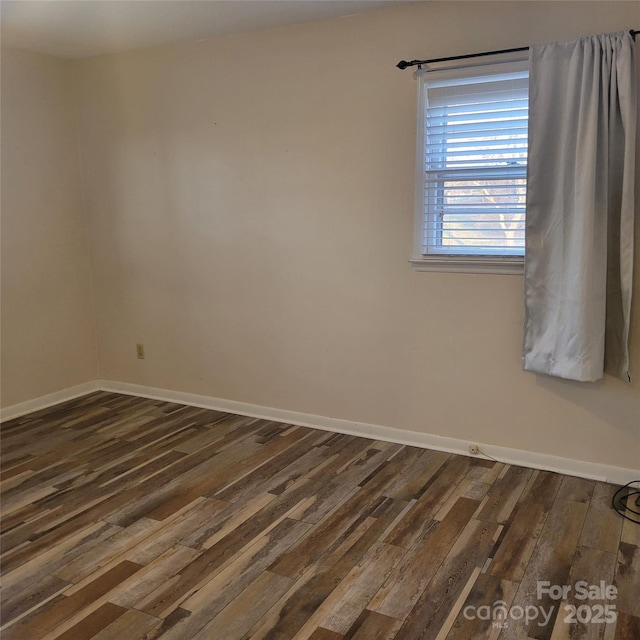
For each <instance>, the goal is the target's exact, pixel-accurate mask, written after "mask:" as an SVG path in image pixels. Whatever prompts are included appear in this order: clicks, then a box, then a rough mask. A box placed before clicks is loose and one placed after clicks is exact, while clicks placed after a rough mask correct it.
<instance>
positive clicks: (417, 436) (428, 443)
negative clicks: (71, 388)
mask: <svg viewBox="0 0 640 640" xmlns="http://www.w3.org/2000/svg"><path fill="white" fill-rule="evenodd" d="M97 387H98V388H100V389H101V390H103V391H112V392H115V393H124V394H127V395H133V396H140V397H143V398H153V399H155V400H164V401H166V402H177V403H180V404H187V405H191V406H194V407H202V408H205V409H215V410H218V411H225V412H228V413H237V414H239V415H243V416H251V417H254V418H263V419H266V420H275V421H277V422H285V423H288V424H296V425H300V426H303V427H312V428H314V429H323V430H325V431H334V432H337V433H346V434H349V435H354V436H359V437H362V438H369V439H371V440H384V441H387V442H395V443H398V444H405V445H411V446H414V447H422V448H424V449H435V450H436V451H446V452H448V453H457V454H462V455H469V453H468V450H467V447H468V444H469V443H468V441H466V440H460V439H458V438H447V437H444V436H437V435H432V434H428V433H420V432H417V431H408V430H405V429H394V428H392V427H384V426H381V425H376V424H367V423H364V422H353V421H351V420H343V419H341V418H328V417H325V416H318V415H313V414H309V413H300V412H298V411H288V410H286V409H274V408H272V407H264V406H261V405H255V404H249V403H245V402H237V401H235V400H224V399H222V398H214V397H211V396H203V395H197V394H194V393H185V392H182V391H170V390H168V389H158V388H154V387H146V386H141V385H137V384H130V383H127V382H114V381H111V380H98V381H97ZM474 444H478V445H479V446H480V449H481V450H482V452H483V453H485V454H487V457H488V456H490V457H491V458H494V459H496V460H499V461H500V462H505V463H507V464H514V465H518V466H521V467H529V468H532V469H543V470H545V471H555V472H557V473H563V474H567V475H570V476H577V477H579V478H588V479H590V480H600V481H602V482H611V483H613V484H618V485H622V484H626V483H627V482H632V481H634V480H638V479H639V478H640V470H637V469H626V468H623V467H615V466H612V465H606V464H600V463H596V462H587V461H584V460H574V459H572V458H562V457H560V456H554V455H550V454H546V453H537V452H534V451H524V450H521V449H511V448H508V447H499V446H496V445H491V444H483V443H481V442H474Z"/></svg>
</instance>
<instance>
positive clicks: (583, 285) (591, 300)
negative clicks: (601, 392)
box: [523, 32, 637, 381]
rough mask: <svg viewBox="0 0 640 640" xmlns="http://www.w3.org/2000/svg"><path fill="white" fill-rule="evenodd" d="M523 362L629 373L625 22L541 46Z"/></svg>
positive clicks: (585, 376)
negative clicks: (621, 27)
mask: <svg viewBox="0 0 640 640" xmlns="http://www.w3.org/2000/svg"><path fill="white" fill-rule="evenodd" d="M530 63H531V65H530V84H529V159H528V174H527V227H526V260H525V330H524V345H523V362H524V368H525V370H527V371H533V372H536V373H544V374H548V375H553V376H559V377H561V378H569V379H571V380H581V381H593V380H598V379H599V378H602V376H603V372H604V371H607V372H608V373H612V374H614V375H617V376H619V377H621V378H623V379H625V380H626V379H629V372H628V370H629V354H628V348H627V343H628V337H629V319H630V318H629V317H630V313H631V291H632V272H633V218H634V174H635V140H636V119H637V96H636V69H635V63H634V41H633V38H632V37H631V35H630V34H629V33H626V32H625V33H616V34H609V35H600V36H593V37H588V38H581V39H580V40H577V41H575V42H566V43H556V44H550V45H544V46H534V47H532V48H531V52H530Z"/></svg>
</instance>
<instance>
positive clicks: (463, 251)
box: [412, 61, 529, 273]
mask: <svg viewBox="0 0 640 640" xmlns="http://www.w3.org/2000/svg"><path fill="white" fill-rule="evenodd" d="M418 81H419V83H420V87H419V105H420V113H419V135H418V138H419V139H418V156H417V180H416V240H415V244H416V246H415V255H414V259H413V260H412V263H413V265H414V266H415V267H416V268H418V269H437V270H455V271H480V272H483V271H484V272H508V273H509V272H510V273H519V272H521V271H522V265H523V257H524V232H525V196H526V181H527V135H528V133H527V120H528V84H529V79H528V63H527V62H526V61H523V62H507V63H502V64H492V65H482V66H477V67H471V68H466V69H455V70H447V71H429V72H426V73H423V74H422V75H421V76H420V77H419V80H418Z"/></svg>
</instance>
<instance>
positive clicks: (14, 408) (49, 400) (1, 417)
mask: <svg viewBox="0 0 640 640" xmlns="http://www.w3.org/2000/svg"><path fill="white" fill-rule="evenodd" d="M99 390H100V385H99V381H98V380H92V381H91V382H83V383H82V384H77V385H75V386H73V387H69V388H68V389H61V390H60V391H54V392H53V393H48V394H47V395H46V396H40V397H39V398H34V399H33V400H26V401H25V402H19V403H18V404H12V405H10V406H8V407H5V408H4V409H0V422H6V421H7V420H13V419H14V418H19V417H20V416H24V415H26V414H27V413H33V412H34V411H40V409H46V408H47V407H52V406H53V405H54V404H60V403H61V402H66V401H67V400H73V399H74V398H79V397H80V396H86V395H87V394H88V393H93V392H94V391H99Z"/></svg>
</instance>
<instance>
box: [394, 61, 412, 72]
mask: <svg viewBox="0 0 640 640" xmlns="http://www.w3.org/2000/svg"><path fill="white" fill-rule="evenodd" d="M408 66H409V63H408V62H407V61H406V60H400V62H398V64H397V65H396V67H398V69H403V70H404V69H406V68H407V67H408Z"/></svg>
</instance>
